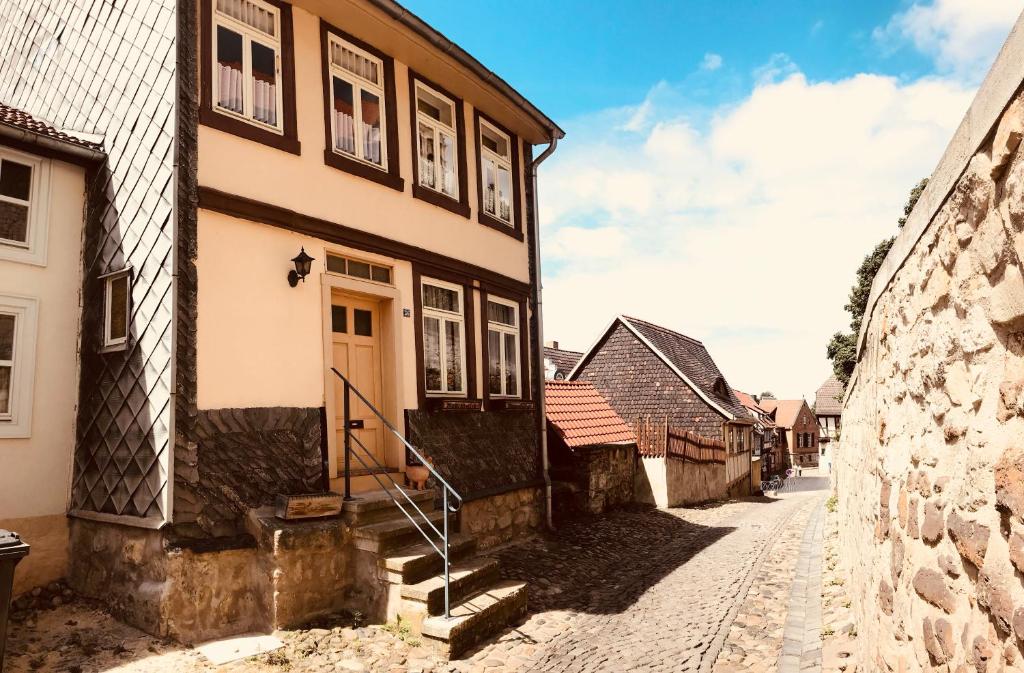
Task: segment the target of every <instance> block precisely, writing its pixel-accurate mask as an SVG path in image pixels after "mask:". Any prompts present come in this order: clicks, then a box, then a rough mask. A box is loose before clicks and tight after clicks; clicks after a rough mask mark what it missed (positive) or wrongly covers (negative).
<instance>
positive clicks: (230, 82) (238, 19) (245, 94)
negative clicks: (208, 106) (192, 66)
mask: <svg viewBox="0 0 1024 673" xmlns="http://www.w3.org/2000/svg"><path fill="white" fill-rule="evenodd" d="M213 59H214V63H213V82H212V83H213V102H214V109H215V110H216V111H217V112H220V113H222V114H226V115H229V116H232V117H236V118H238V119H240V120H244V121H245V122H247V123H250V124H255V125H256V126H258V127H261V128H267V129H270V130H273V131H274V132H276V133H283V132H284V121H283V117H284V115H283V114H282V113H281V110H282V107H283V105H282V87H281V12H280V10H279V9H278V8H277V7H274V6H273V5H270V4H267V3H264V2H262V0H216V5H215V8H214V12H213Z"/></svg>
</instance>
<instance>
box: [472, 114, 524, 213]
mask: <svg viewBox="0 0 1024 673" xmlns="http://www.w3.org/2000/svg"><path fill="white" fill-rule="evenodd" d="M485 127H486V129H487V130H488V131H490V132H491V133H493V134H495V135H497V136H500V137H502V138H504V139H505V147H507V148H508V157H503V156H501V155H500V154H497V153H496V152H492V151H491V150H490V149H488V148H487V147H486V146H485V145H484V128H485ZM477 141H478V146H479V147H480V200H481V201H484V202H485V203H486V195H487V183H486V181H485V179H484V168H485V167H486V162H488V161H490V162H492V163H493V164H494V167H495V169H494V176H495V186H497V184H498V183H497V176H498V168H504V169H506V170H508V174H509V177H510V178H511V181H510V182H509V188H510V189H511V190H512V193H511V194H509V195H508V202H509V211H508V219H507V220H506V219H505V218H503V217H502V216H501V214H500V212H498V211H499V210H500V208H499V207H498V195H497V193H495V195H494V210H495V212H493V213H491V212H488V211H487V209H486V208H485V207H484V203H481V204H480V211H481V212H482V213H484V214H485V215H487V216H488V217H493V218H494V219H495V220H497V221H498V222H501V223H502V224H507V225H508V226H510V227H512V226H515V221H516V205H517V204H516V197H515V194H516V180H518V179H519V176H517V175H516V174H515V172H514V171H513V170H512V153H513V152H515V151H516V148H514V147H512V137H511V136H510V135H509V134H507V133H505V132H504V131H502V130H500V129H499V128H498V127H496V126H495V125H494V124H491V123H489V122H488V121H487V120H486V119H483V118H482V117H481V119H480V137H479V138H478V139H477Z"/></svg>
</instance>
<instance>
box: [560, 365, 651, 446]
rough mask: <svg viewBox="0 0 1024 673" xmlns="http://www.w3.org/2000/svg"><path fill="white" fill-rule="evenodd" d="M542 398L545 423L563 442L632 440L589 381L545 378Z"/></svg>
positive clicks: (630, 432)
mask: <svg viewBox="0 0 1024 673" xmlns="http://www.w3.org/2000/svg"><path fill="white" fill-rule="evenodd" d="M544 400H545V405H546V408H547V419H548V423H550V424H551V425H552V426H553V427H554V430H555V432H557V433H558V436H559V437H561V438H562V440H563V441H564V442H565V443H566V445H567V446H570V447H577V446H598V445H601V444H614V443H616V442H635V441H636V437H635V436H634V435H633V430H632V429H631V428H630V427H629V426H628V425H626V422H625V421H623V420H622V418H621V417H620V416H619V415H618V414H617V413H615V410H614V409H612V408H611V406H610V405H609V404H608V401H607V400H606V399H605V398H604V397H603V396H602V395H601V393H599V392H598V391H597V388H595V387H594V386H593V384H591V383H588V382H586V381H545V382H544Z"/></svg>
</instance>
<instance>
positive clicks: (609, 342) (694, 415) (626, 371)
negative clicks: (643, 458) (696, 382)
mask: <svg viewBox="0 0 1024 673" xmlns="http://www.w3.org/2000/svg"><path fill="white" fill-rule="evenodd" d="M577 378H578V379H580V380H583V381H590V382H591V383H593V384H594V387H596V388H597V389H598V390H599V391H601V394H602V395H604V397H605V398H606V399H607V400H608V402H609V404H611V406H612V408H613V409H615V411H616V412H618V414H619V416H622V418H623V420H625V421H626V422H627V423H629V424H631V425H634V424H635V423H636V422H637V420H638V419H641V418H647V417H649V418H651V419H652V420H658V421H661V420H664V419H665V418H668V420H669V423H670V424H671V425H672V426H674V427H676V428H679V429H682V430H690V431H692V432H696V433H697V434H699V435H702V436H704V437H711V438H716V439H721V437H722V423H723V422H724V420H725V419H724V418H723V417H722V416H721V415H720V414H719V413H718V412H716V411H714V410H713V409H712V408H711V407H710V406H709V405H708V404H707V403H706V402H705V401H704V400H702V399H701V398H700V397H699V396H698V395H697V393H695V392H694V391H693V389H692V388H690V387H689V386H687V385H686V384H685V383H683V381H682V380H681V379H680V378H679V377H678V376H677V375H676V374H675V373H674V372H673V371H672V370H671V369H670V368H669V367H668V365H666V364H665V363H664V362H663V361H662V360H661V359H660V358H658V357H657V356H656V355H654V353H652V352H651V350H650V349H649V348H648V347H647V346H645V345H644V344H643V343H642V342H641V341H640V340H639V339H637V338H636V335H634V334H633V333H632V332H630V331H629V330H628V329H627V328H626V327H625V326H624V325H622V324H621V323H618V324H616V325H615V327H614V328H613V329H612V331H611V332H610V333H609V335H608V337H607V338H606V339H605V340H604V341H603V342H602V343H601V344H600V345H599V346H598V349H597V351H596V352H595V353H594V355H593V356H592V357H591V358H590V359H589V360H588V361H587V362H586V363H584V365H583V367H582V368H581V369H580V371H579V373H578V376H577Z"/></svg>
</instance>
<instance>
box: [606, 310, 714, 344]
mask: <svg viewBox="0 0 1024 673" xmlns="http://www.w3.org/2000/svg"><path fill="white" fill-rule="evenodd" d="M619 317H620V318H622V319H623V320H628V321H630V322H637V323H641V324H644V325H647V326H649V327H653V328H655V329H659V330H661V331H662V332H668V333H669V334H674V335H675V336H677V337H680V338H682V339H686V340H687V341H690V342H693V343H695V344H697V345H698V346H703V345H704V342H702V341H701V340H700V339H694V338H693V337H692V336H687V335H686V334H683V333H682V332H677V331H676V330H674V329H671V328H668V327H665V326H663V325H659V324H658V323H653V322H651V321H650V320H644V319H643V318H636V317H633V316H629V315H625V314H622V315H620V316H619Z"/></svg>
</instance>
